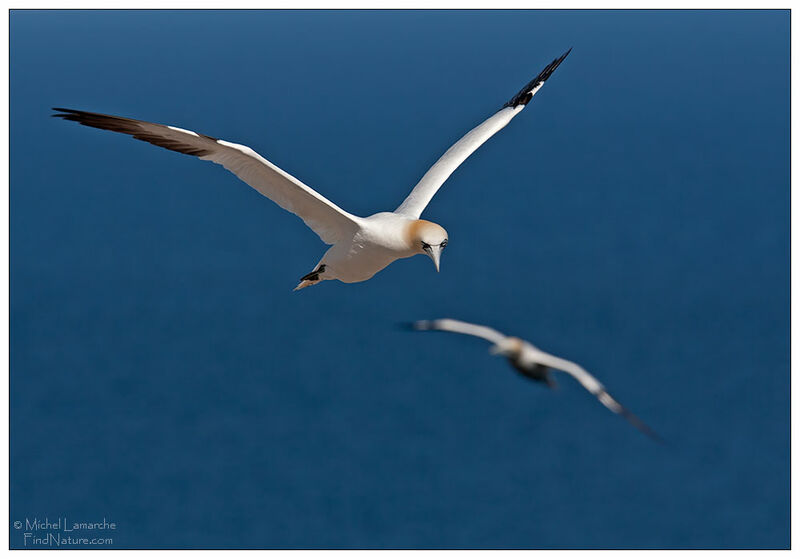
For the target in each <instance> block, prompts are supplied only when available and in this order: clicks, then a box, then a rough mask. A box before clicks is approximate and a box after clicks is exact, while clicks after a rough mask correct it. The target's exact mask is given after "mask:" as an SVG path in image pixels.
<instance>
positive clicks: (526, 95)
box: [503, 47, 572, 108]
mask: <svg viewBox="0 0 800 559" xmlns="http://www.w3.org/2000/svg"><path fill="white" fill-rule="evenodd" d="M571 52H572V47H570V48H569V50H568V51H567V52H565V53H564V54H562V55H561V56H559V57H558V58H556V59H555V60H553V61H552V62H551V63H550V64H548V65H547V66H545V68H544V70H542V71H541V72H539V75H538V76H536V77H535V78H533V79H532V80H531V81H529V82H528V83H526V84H525V87H523V88H522V89H520V90H519V92H518V93H517V94H516V95H514V97H512V98H511V99H510V100H509V101H508V103H506V104H505V105H503V108H505V107H511V108H514V107H518V106H520V105H527V104H528V102H529V101H530V100H531V99H532V98H533V90H534V89H536V88H537V87H538V86H539V85H541V84H543V83H544V82H546V81H547V78H549V77H550V76H552V75H553V72H555V71H556V68H558V67H559V65H560V64H561V63H562V62H564V59H565V58H566V57H567V56H569V53H571Z"/></svg>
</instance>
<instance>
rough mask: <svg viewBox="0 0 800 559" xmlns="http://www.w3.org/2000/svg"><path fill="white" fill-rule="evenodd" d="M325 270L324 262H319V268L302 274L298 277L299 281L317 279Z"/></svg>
mask: <svg viewBox="0 0 800 559" xmlns="http://www.w3.org/2000/svg"><path fill="white" fill-rule="evenodd" d="M324 271H325V264H320V265H319V268H317V269H316V270H314V271H313V272H311V273H310V274H306V275H304V276H303V277H302V278H300V281H301V282H303V281H319V275H320V274H321V273H323V272H324Z"/></svg>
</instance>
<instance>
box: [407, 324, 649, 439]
mask: <svg viewBox="0 0 800 559" xmlns="http://www.w3.org/2000/svg"><path fill="white" fill-rule="evenodd" d="M413 327H414V328H415V329H416V330H441V331H444V332H456V333H458V334H467V335H469V336H476V337H478V338H483V339H484V340H488V341H490V342H492V343H493V344H494V345H493V346H492V347H491V349H490V350H489V352H490V353H491V354H492V355H503V356H505V357H506V358H507V359H508V362H509V363H511V366H512V367H514V368H515V369H516V370H517V371H518V372H519V373H521V374H522V375H523V376H524V377H526V378H529V379H531V380H534V381H537V382H543V383H545V384H547V386H548V387H550V388H554V387H555V385H556V384H555V381H554V380H553V378H552V376H551V375H550V369H557V370H559V371H563V372H565V373H567V374H568V375H570V376H571V377H573V378H574V379H575V380H577V381H578V382H579V383H580V384H581V386H583V387H584V388H585V389H586V390H588V391H589V392H590V393H592V394H593V395H594V396H595V397H596V398H597V399H598V400H600V403H601V404H603V405H604V406H605V407H607V408H608V409H610V410H611V411H613V412H614V413H617V414H619V415H621V416H622V417H624V418H625V419H627V420H628V421H630V422H631V423H632V424H633V425H634V426H635V427H636V428H638V429H639V430H640V431H642V432H643V433H644V434H646V435H647V436H649V437H651V438H653V439H655V440H657V441H661V438H660V437H659V436H658V435H657V434H656V433H655V432H654V431H653V430H652V429H650V428H649V427H648V426H647V425H645V424H644V423H643V422H642V420H640V419H639V418H638V417H636V416H635V415H633V414H632V413H631V412H630V411H628V410H627V409H625V408H624V407H622V405H621V404H620V403H619V402H617V401H616V400H615V399H614V398H612V397H611V395H610V394H609V393H608V392H607V391H606V388H605V386H603V385H602V384H601V383H600V381H598V380H597V379H596V378H594V377H593V376H592V375H590V374H589V373H588V372H586V371H585V370H584V369H583V367H581V366H580V365H577V364H576V363H573V362H572V361H567V360H566V359H561V358H560V357H556V356H554V355H550V354H549V353H545V352H544V351H542V350H540V349H539V348H537V347H535V346H534V345H533V344H531V343H529V342H526V341H525V340H521V339H519V338H514V337H511V336H506V335H504V334H501V333H500V332H498V331H497V330H495V329H493V328H489V327H488V326H480V325H478V324H471V323H469V322H462V321H460V320H453V319H451V318H441V319H438V320H420V321H417V322H415V323H413Z"/></svg>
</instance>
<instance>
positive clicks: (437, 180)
mask: <svg viewBox="0 0 800 559" xmlns="http://www.w3.org/2000/svg"><path fill="white" fill-rule="evenodd" d="M570 51H572V49H569V50H568V51H567V52H565V53H564V54H562V55H561V56H560V57H558V58H556V59H555V60H553V61H552V62H551V63H550V64H548V65H547V67H546V68H545V69H544V70H542V71H541V72H540V73H539V75H538V76H536V77H535V78H533V79H532V80H531V81H530V82H528V83H527V84H526V85H525V87H523V88H522V89H521V90H520V91H519V93H517V94H516V95H514V97H512V98H511V100H510V101H509V102H508V103H506V104H505V105H503V108H502V109H500V110H499V111H497V112H496V113H495V114H494V115H493V116H491V117H489V118H488V119H486V120H484V121H483V122H482V123H481V124H479V125H478V126H476V127H475V128H473V129H472V130H470V131H469V132H467V134H466V135H465V136H464V137H463V138H461V139H460V140H459V141H457V142H456V143H455V144H453V145H452V146H451V147H450V149H448V150H447V151H446V152H444V155H442V156H441V157H440V158H439V160H438V161H437V162H436V163H434V164H433V167H431V168H430V169H428V172H427V173H425V175H424V176H423V177H422V179H420V181H419V182H418V183H417V185H416V186H415V187H414V189H413V190H412V191H411V193H410V194H409V195H408V197H407V198H406V199H405V200H404V201H403V203H402V204H400V206H399V207H398V208H397V209H396V210H395V212H397V213H400V214H403V215H407V216H409V217H414V218H419V216H420V215H422V212H423V210H424V209H425V207H426V206H427V205H428V203H429V202H430V201H431V199H432V198H433V196H434V194H436V192H437V191H438V190H439V188H440V187H441V186H442V184H444V181H446V180H447V178H448V177H449V176H450V175H451V174H452V173H453V171H455V170H456V168H457V167H458V166H459V165H461V164H462V163H463V162H464V160H465V159H466V158H467V157H469V156H470V155H471V154H472V152H474V151H475V150H476V149H478V148H479V147H480V146H481V145H482V144H483V143H484V142H485V141H486V140H488V139H489V138H491V137H492V136H494V135H495V134H496V133H497V132H499V131H500V130H501V129H502V128H504V127H505V125H506V124H508V123H509V122H511V119H512V118H514V117H515V116H517V115H518V114H519V113H520V112H521V111H522V109H524V108H525V105H527V104H528V102H529V101H530V100H531V98H532V97H533V96H534V95H535V94H536V92H537V91H539V89H540V88H541V87H542V84H544V82H545V81H547V78H549V77H550V75H551V74H552V73H553V72H554V71H555V69H556V68H558V65H559V64H561V63H562V62H563V61H564V59H565V58H566V57H567V55H568V54H569V53H570Z"/></svg>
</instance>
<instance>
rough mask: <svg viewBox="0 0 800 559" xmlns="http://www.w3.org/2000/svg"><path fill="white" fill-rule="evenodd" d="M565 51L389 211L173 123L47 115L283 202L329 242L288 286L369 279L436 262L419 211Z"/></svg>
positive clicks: (438, 238)
mask: <svg viewBox="0 0 800 559" xmlns="http://www.w3.org/2000/svg"><path fill="white" fill-rule="evenodd" d="M569 52H570V51H567V52H566V53H564V55H562V56H561V57H559V58H557V59H556V60H554V61H553V62H551V63H550V64H549V65H548V66H547V67H546V68H545V69H544V70H542V72H540V73H539V75H538V76H536V78H534V79H533V80H531V81H530V82H529V83H527V84H526V85H525V87H523V88H522V90H520V91H519V92H518V93H517V94H516V95H515V96H514V97H512V98H511V100H510V101H509V102H507V103H506V104H505V105H503V107H502V108H501V109H500V110H499V111H497V112H496V113H495V114H494V115H492V116H491V117H489V118H488V119H486V120H485V121H484V122H482V123H481V124H479V125H478V126H476V127H475V128H473V129H472V130H471V131H469V132H468V133H467V134H466V135H464V136H463V137H462V138H461V139H460V140H459V141H458V142H456V143H455V144H453V146H451V147H450V149H448V150H447V151H446V152H445V153H444V155H442V157H440V158H439V160H438V161H437V162H436V163H434V165H433V166H432V167H431V168H430V169H429V170H428V172H426V173H425V175H424V176H423V177H422V179H421V180H420V181H419V183H417V185H416V186H415V187H414V188H413V190H412V191H411V193H410V194H409V195H408V197H407V198H406V199H405V200H404V201H403V203H402V204H401V205H400V206H399V207H398V208H397V209H396V210H395V211H394V212H380V213H376V214H374V215H371V216H369V217H359V216H355V215H353V214H351V213H348V212H346V211H345V210H343V209H342V208H340V207H339V206H337V205H336V204H334V203H333V202H331V201H330V200H328V199H327V198H325V197H324V196H322V195H321V194H319V193H318V192H316V191H315V190H314V189H312V188H311V187H309V186H307V185H305V184H303V183H302V182H301V181H300V180H298V179H296V178H295V177H293V176H292V175H290V174H289V173H287V172H285V171H283V170H282V169H280V168H278V167H277V166H276V165H274V164H272V163H270V162H269V161H267V160H266V159H264V158H263V157H261V156H260V155H259V154H258V153H256V152H255V151H253V150H252V149H251V148H249V147H247V146H245V145H241V144H236V143H232V142H228V141H225V140H219V139H217V138H213V137H211V136H206V135H204V134H198V133H197V132H192V131H191V130H186V129H184V128H178V127H176V126H165V125H163V124H156V123H152V122H145V121H142V120H134V119H130V118H124V117H118V116H111V115H104V114H100V113H90V112H86V111H78V110H74V109H60V108H56V109H55V110H56V111H60V114H55V115H53V116H56V117H60V118H63V119H65V120H71V121H74V122H78V123H79V124H83V125H84V126H91V127H93V128H100V129H103V130H111V131H113V132H121V133H123V134H129V135H131V136H133V137H134V138H136V139H138V140H142V141H145V142H149V143H151V144H154V145H157V146H160V147H163V148H167V149H170V150H173V151H178V152H180V153H185V154H188V155H194V156H196V157H199V158H200V159H203V160H207V161H212V162H214V163H217V164H220V165H222V166H223V167H225V168H226V169H228V170H229V171H231V172H232V173H233V174H235V175H236V176H237V177H239V178H240V179H241V180H243V181H244V182H246V183H247V184H249V185H250V186H252V187H253V188H254V189H256V190H257V191H259V192H260V193H261V194H263V195H264V196H266V197H267V198H269V199H271V200H272V201H273V202H275V203H276V204H278V205H279V206H280V207H282V208H283V209H285V210H287V211H290V212H292V213H294V214H296V215H297V216H299V217H300V218H301V219H302V220H303V221H304V222H305V224H306V225H308V227H310V228H311V229H312V230H313V231H314V232H315V233H316V234H317V235H319V237H320V239H322V241H323V242H325V243H327V244H329V245H333V246H332V247H331V248H330V249H328V251H327V252H326V253H325V255H324V256H323V257H322V259H321V260H320V261H319V263H318V264H317V266H315V267H314V270H313V271H312V272H311V273H309V274H306V275H305V276H304V277H303V278H302V279H301V281H300V284H299V285H298V286H297V287H296V288H295V289H302V288H304V287H308V286H309V285H314V284H316V283H318V282H320V281H323V280H332V279H337V280H339V281H342V282H345V283H354V282H360V281H365V280H368V279H370V278H371V277H372V276H374V275H375V274H376V273H378V272H379V271H381V270H382V269H384V268H385V267H386V266H388V265H389V264H391V263H392V262H394V261H395V260H398V259H401V258H408V257H410V256H414V255H415V254H427V255H428V256H429V257H430V258H431V259H432V260H433V262H434V264H435V266H436V269H437V271H438V269H439V258H440V256H441V251H442V249H444V247H445V246H446V245H447V242H448V240H447V232H446V231H445V230H444V228H442V227H441V226H439V225H436V224H435V223H432V222H430V221H425V220H421V219H419V217H420V215H421V214H422V211H423V210H424V209H425V207H426V206H427V205H428V203H429V202H430V200H431V198H433V196H434V195H435V194H436V192H437V191H438V190H439V188H440V187H441V186H442V184H443V183H444V182H445V181H446V180H447V178H448V177H449V176H450V175H451V174H452V173H453V171H454V170H455V169H456V168H457V167H458V166H459V165H460V164H461V163H462V162H463V161H464V160H465V159H466V158H467V157H469V156H470V155H471V154H472V153H473V152H474V151H475V150H476V149H478V147H480V146H481V145H482V144H483V143H484V142H486V140H488V139H489V138H491V137H492V136H493V135H494V134H495V133H497V132H498V131H499V130H500V129H502V128H503V127H504V126H506V124H508V123H509V122H510V121H511V119H512V118H514V116H516V115H517V114H519V113H520V112H521V111H522V110H523V109H524V108H525V106H526V105H527V104H528V102H529V101H530V100H531V98H532V97H533V95H534V94H535V93H536V92H537V91H538V90H539V89H540V88H541V87H542V85H543V84H544V82H545V81H546V80H547V79H548V78H549V77H550V75H551V74H552V73H553V71H554V70H555V69H556V68H557V67H558V66H559V64H561V62H562V61H563V60H564V58H566V56H567V55H568V54H569Z"/></svg>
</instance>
